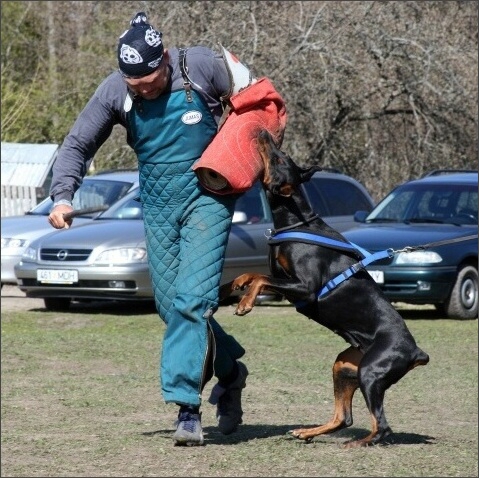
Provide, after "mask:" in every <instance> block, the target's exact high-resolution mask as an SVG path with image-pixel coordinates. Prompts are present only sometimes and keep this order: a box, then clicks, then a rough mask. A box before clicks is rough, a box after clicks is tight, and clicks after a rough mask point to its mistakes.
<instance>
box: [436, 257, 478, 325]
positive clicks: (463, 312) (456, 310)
mask: <svg viewBox="0 0 479 478" xmlns="http://www.w3.org/2000/svg"><path fill="white" fill-rule="evenodd" d="M477 303H478V291H477V269H476V268H475V267H473V266H465V267H463V268H462V269H460V270H459V273H458V274H457V278H456V283H455V284H454V287H453V288H452V291H451V295H450V296H449V299H448V300H447V301H446V302H445V304H444V310H445V312H446V314H447V316H448V317H451V318H456V319H475V318H477Z"/></svg>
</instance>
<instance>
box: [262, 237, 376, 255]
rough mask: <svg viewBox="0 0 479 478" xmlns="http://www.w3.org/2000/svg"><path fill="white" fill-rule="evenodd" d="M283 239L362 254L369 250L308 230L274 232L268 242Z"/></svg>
mask: <svg viewBox="0 0 479 478" xmlns="http://www.w3.org/2000/svg"><path fill="white" fill-rule="evenodd" d="M285 241H296V242H297V241H300V242H306V243H308V244H319V245H321V246H325V247H329V248H331V249H336V250H337V249H339V250H343V251H353V252H355V251H358V250H359V251H360V252H361V253H362V254H363V256H367V255H369V252H367V251H365V249H362V248H360V247H358V246H356V245H355V244H354V245H353V244H352V243H350V242H343V241H337V240H336V239H331V238H329V237H325V236H318V235H317V234H311V233H310V232H299V231H291V232H280V233H279V234H275V235H274V236H271V237H270V238H269V239H268V243H269V244H270V245H273V244H277V243H279V242H285ZM361 249H362V250H361Z"/></svg>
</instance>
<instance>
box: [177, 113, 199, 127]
mask: <svg viewBox="0 0 479 478" xmlns="http://www.w3.org/2000/svg"><path fill="white" fill-rule="evenodd" d="M202 117H203V115H202V114H201V113H200V112H199V111H187V112H186V113H185V114H184V115H183V116H182V117H181V121H183V123H185V124H196V123H199V122H200V121H201V118H202Z"/></svg>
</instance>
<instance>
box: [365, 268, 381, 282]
mask: <svg viewBox="0 0 479 478" xmlns="http://www.w3.org/2000/svg"><path fill="white" fill-rule="evenodd" d="M368 272H369V275H370V276H371V277H372V278H373V279H374V281H375V282H377V283H378V284H384V272H383V271H369V270H368Z"/></svg>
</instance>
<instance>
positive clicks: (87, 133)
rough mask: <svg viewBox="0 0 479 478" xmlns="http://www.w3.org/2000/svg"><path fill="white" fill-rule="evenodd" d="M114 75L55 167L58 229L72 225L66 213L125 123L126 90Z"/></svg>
mask: <svg viewBox="0 0 479 478" xmlns="http://www.w3.org/2000/svg"><path fill="white" fill-rule="evenodd" d="M114 75H115V74H113V75H110V77H108V78H107V79H106V80H105V81H104V82H103V83H102V84H101V85H100V86H99V87H98V89H97V90H96V92H95V94H94V95H93V96H92V97H91V98H90V100H89V101H88V103H87V105H86V106H85V108H84V109H83V110H82V112H81V113H80V115H79V116H78V118H77V119H76V121H75V123H74V124H73V127H72V129H71V130H70V132H69V133H68V135H67V136H66V137H65V140H64V142H63V144H62V146H61V147H60V150H59V152H58V156H57V159H56V161H55V163H54V165H53V169H52V171H53V177H52V183H51V187H50V197H51V199H52V200H53V203H54V208H53V209H52V211H51V213H50V217H49V222H50V224H51V225H52V226H53V227H55V228H57V229H62V228H64V227H66V226H69V225H70V224H71V220H70V221H68V222H65V221H64V220H63V214H64V213H65V212H69V211H71V210H72V207H71V201H72V199H73V196H74V194H75V192H76V191H77V189H78V188H79V187H80V185H81V183H82V181H83V177H84V176H85V175H86V173H87V172H88V168H89V166H90V164H91V162H92V160H93V158H94V156H95V154H96V152H97V151H98V149H99V148H100V146H101V145H102V144H103V143H104V142H105V141H106V140H107V139H108V137H109V136H110V134H111V132H112V129H113V126H114V125H115V124H116V123H118V122H121V123H123V124H124V120H122V119H120V116H121V113H120V111H121V107H120V105H122V104H123V102H124V99H125V95H126V87H125V86H124V83H123V81H122V80H121V78H120V79H119V81H118V78H117V77H116V76H114Z"/></svg>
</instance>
